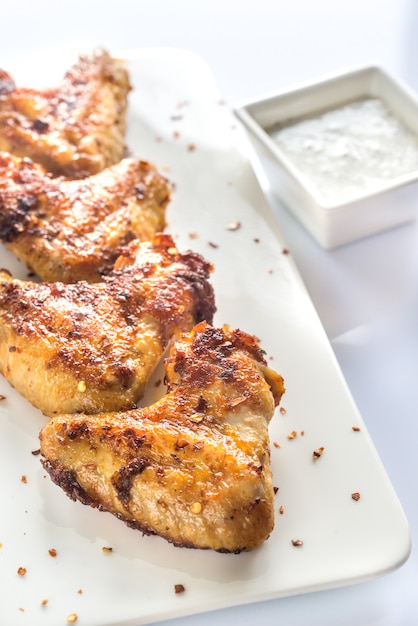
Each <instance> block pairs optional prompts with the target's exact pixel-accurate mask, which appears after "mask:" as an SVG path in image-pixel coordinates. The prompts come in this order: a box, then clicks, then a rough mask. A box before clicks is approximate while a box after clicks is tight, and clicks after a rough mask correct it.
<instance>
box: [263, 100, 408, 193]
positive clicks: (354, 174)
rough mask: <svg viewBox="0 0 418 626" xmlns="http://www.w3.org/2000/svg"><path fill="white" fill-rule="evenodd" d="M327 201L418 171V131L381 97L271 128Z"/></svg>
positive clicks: (276, 139)
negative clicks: (417, 133)
mask: <svg viewBox="0 0 418 626" xmlns="http://www.w3.org/2000/svg"><path fill="white" fill-rule="evenodd" d="M268 133H269V135H270V137H271V138H272V139H273V140H274V141H275V142H276V144H277V145H278V146H279V147H280V149H281V150H282V152H283V153H284V154H285V156H286V157H287V159H288V160H289V161H290V162H291V163H292V164H293V166H294V167H295V168H296V169H297V170H298V172H299V173H300V175H301V176H303V177H304V178H305V180H306V181H308V182H310V184H311V186H312V188H314V189H316V191H317V193H319V194H320V195H321V196H322V197H323V198H324V199H325V200H326V201H327V202H334V203H335V202H342V201H344V200H345V198H346V197H352V196H357V195H359V194H364V193H369V192H376V191H378V190H379V189H381V188H382V187H383V186H384V185H386V184H387V183H389V182H391V181H393V180H395V179H397V178H399V177H401V176H405V175H408V174H412V173H413V172H414V171H416V170H418V136H417V135H416V134H415V133H414V132H413V131H412V130H411V129H409V128H408V127H407V126H406V125H405V124H404V123H403V122H402V120H400V119H398V118H397V117H396V116H395V115H394V114H393V113H392V112H391V111H390V110H389V109H388V107H387V106H386V105H385V104H384V103H383V102H382V101H381V100H380V99H378V98H364V99H361V100H355V101H353V102H348V103H347V104H344V105H343V106H341V107H338V108H335V109H331V110H328V111H324V112H323V113H320V114H318V115H316V116H314V117H309V118H305V119H301V120H298V121H295V122H288V123H286V125H283V124H280V125H276V126H274V127H272V128H270V129H269V130H268Z"/></svg>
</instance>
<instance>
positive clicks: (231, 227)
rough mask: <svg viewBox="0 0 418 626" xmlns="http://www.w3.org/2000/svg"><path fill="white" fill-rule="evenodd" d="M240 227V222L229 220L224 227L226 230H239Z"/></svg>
mask: <svg viewBox="0 0 418 626" xmlns="http://www.w3.org/2000/svg"><path fill="white" fill-rule="evenodd" d="M240 228H241V222H231V223H230V224H228V226H227V227H226V229H227V230H239V229H240Z"/></svg>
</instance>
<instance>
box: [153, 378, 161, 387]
mask: <svg viewBox="0 0 418 626" xmlns="http://www.w3.org/2000/svg"><path fill="white" fill-rule="evenodd" d="M162 382H163V381H162V380H161V378H159V379H158V380H156V381H155V383H154V387H159V386H160V385H161V383H162Z"/></svg>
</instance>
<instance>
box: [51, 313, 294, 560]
mask: <svg viewBox="0 0 418 626" xmlns="http://www.w3.org/2000/svg"><path fill="white" fill-rule="evenodd" d="M263 354H264V353H263V352H262V351H261V350H260V347H259V345H258V343H257V341H256V340H255V338H254V337H252V336H250V335H247V334H246V333H244V332H242V331H239V330H232V329H230V328H227V327H223V328H213V327H212V326H209V325H208V324H207V323H205V322H202V323H201V324H199V325H197V326H196V327H195V328H194V329H193V330H192V332H191V333H190V334H189V335H187V336H185V337H183V338H182V340H180V341H179V342H178V343H176V344H175V346H174V348H172V350H171V354H170V356H169V358H168V359H167V361H166V379H167V385H168V394H167V395H166V396H164V397H163V398H162V399H160V400H159V401H157V402H156V403H155V404H153V405H151V406H149V407H146V408H142V409H136V410H132V411H128V412H121V413H120V412H119V413H102V414H99V415H92V416H89V415H60V416H56V417H54V418H53V419H52V420H50V421H49V422H48V423H47V424H46V426H45V427H44V428H43V430H42V432H41V435H40V441H41V452H42V454H43V457H44V459H43V465H44V467H45V468H46V469H47V470H48V472H49V473H50V475H51V477H52V479H53V481H54V482H56V483H57V484H58V485H59V486H60V487H62V488H63V489H64V490H65V492H66V493H67V494H68V495H69V496H70V498H72V499H73V500H80V501H81V502H82V503H83V504H89V505H91V506H93V507H97V508H99V509H101V510H104V511H110V512H111V513H113V514H114V515H116V516H117V517H118V518H120V519H122V520H124V521H125V522H127V523H128V525H129V526H132V527H136V528H139V529H140V530H142V531H143V532H144V533H147V534H158V535H161V536H162V537H164V538H165V539H167V540H168V541H170V542H172V543H174V544H175V545H177V546H186V547H194V548H211V549H213V550H218V551H222V552H240V551H242V550H251V549H252V548H255V547H256V546H258V545H259V544H260V543H262V542H263V541H264V540H265V539H266V538H267V537H268V536H269V534H270V533H271V531H272V529H273V524H274V506H273V492H274V489H273V483H272V474H271V467H270V450H269V436H268V424H269V421H270V418H271V417H272V415H273V412H274V409H275V406H276V405H278V403H279V401H280V398H281V395H282V394H283V393H284V386H283V379H282V378H281V376H279V374H277V373H276V372H274V371H273V370H271V369H270V368H268V367H267V365H266V361H265V359H264V357H263Z"/></svg>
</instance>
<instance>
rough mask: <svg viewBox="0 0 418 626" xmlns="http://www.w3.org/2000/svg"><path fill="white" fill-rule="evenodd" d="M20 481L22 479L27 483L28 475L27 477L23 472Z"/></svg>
mask: <svg viewBox="0 0 418 626" xmlns="http://www.w3.org/2000/svg"><path fill="white" fill-rule="evenodd" d="M20 481H21V482H22V483H25V485H26V483H27V482H28V479H27V477H26V476H25V475H24V474H22V476H21V478H20Z"/></svg>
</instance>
